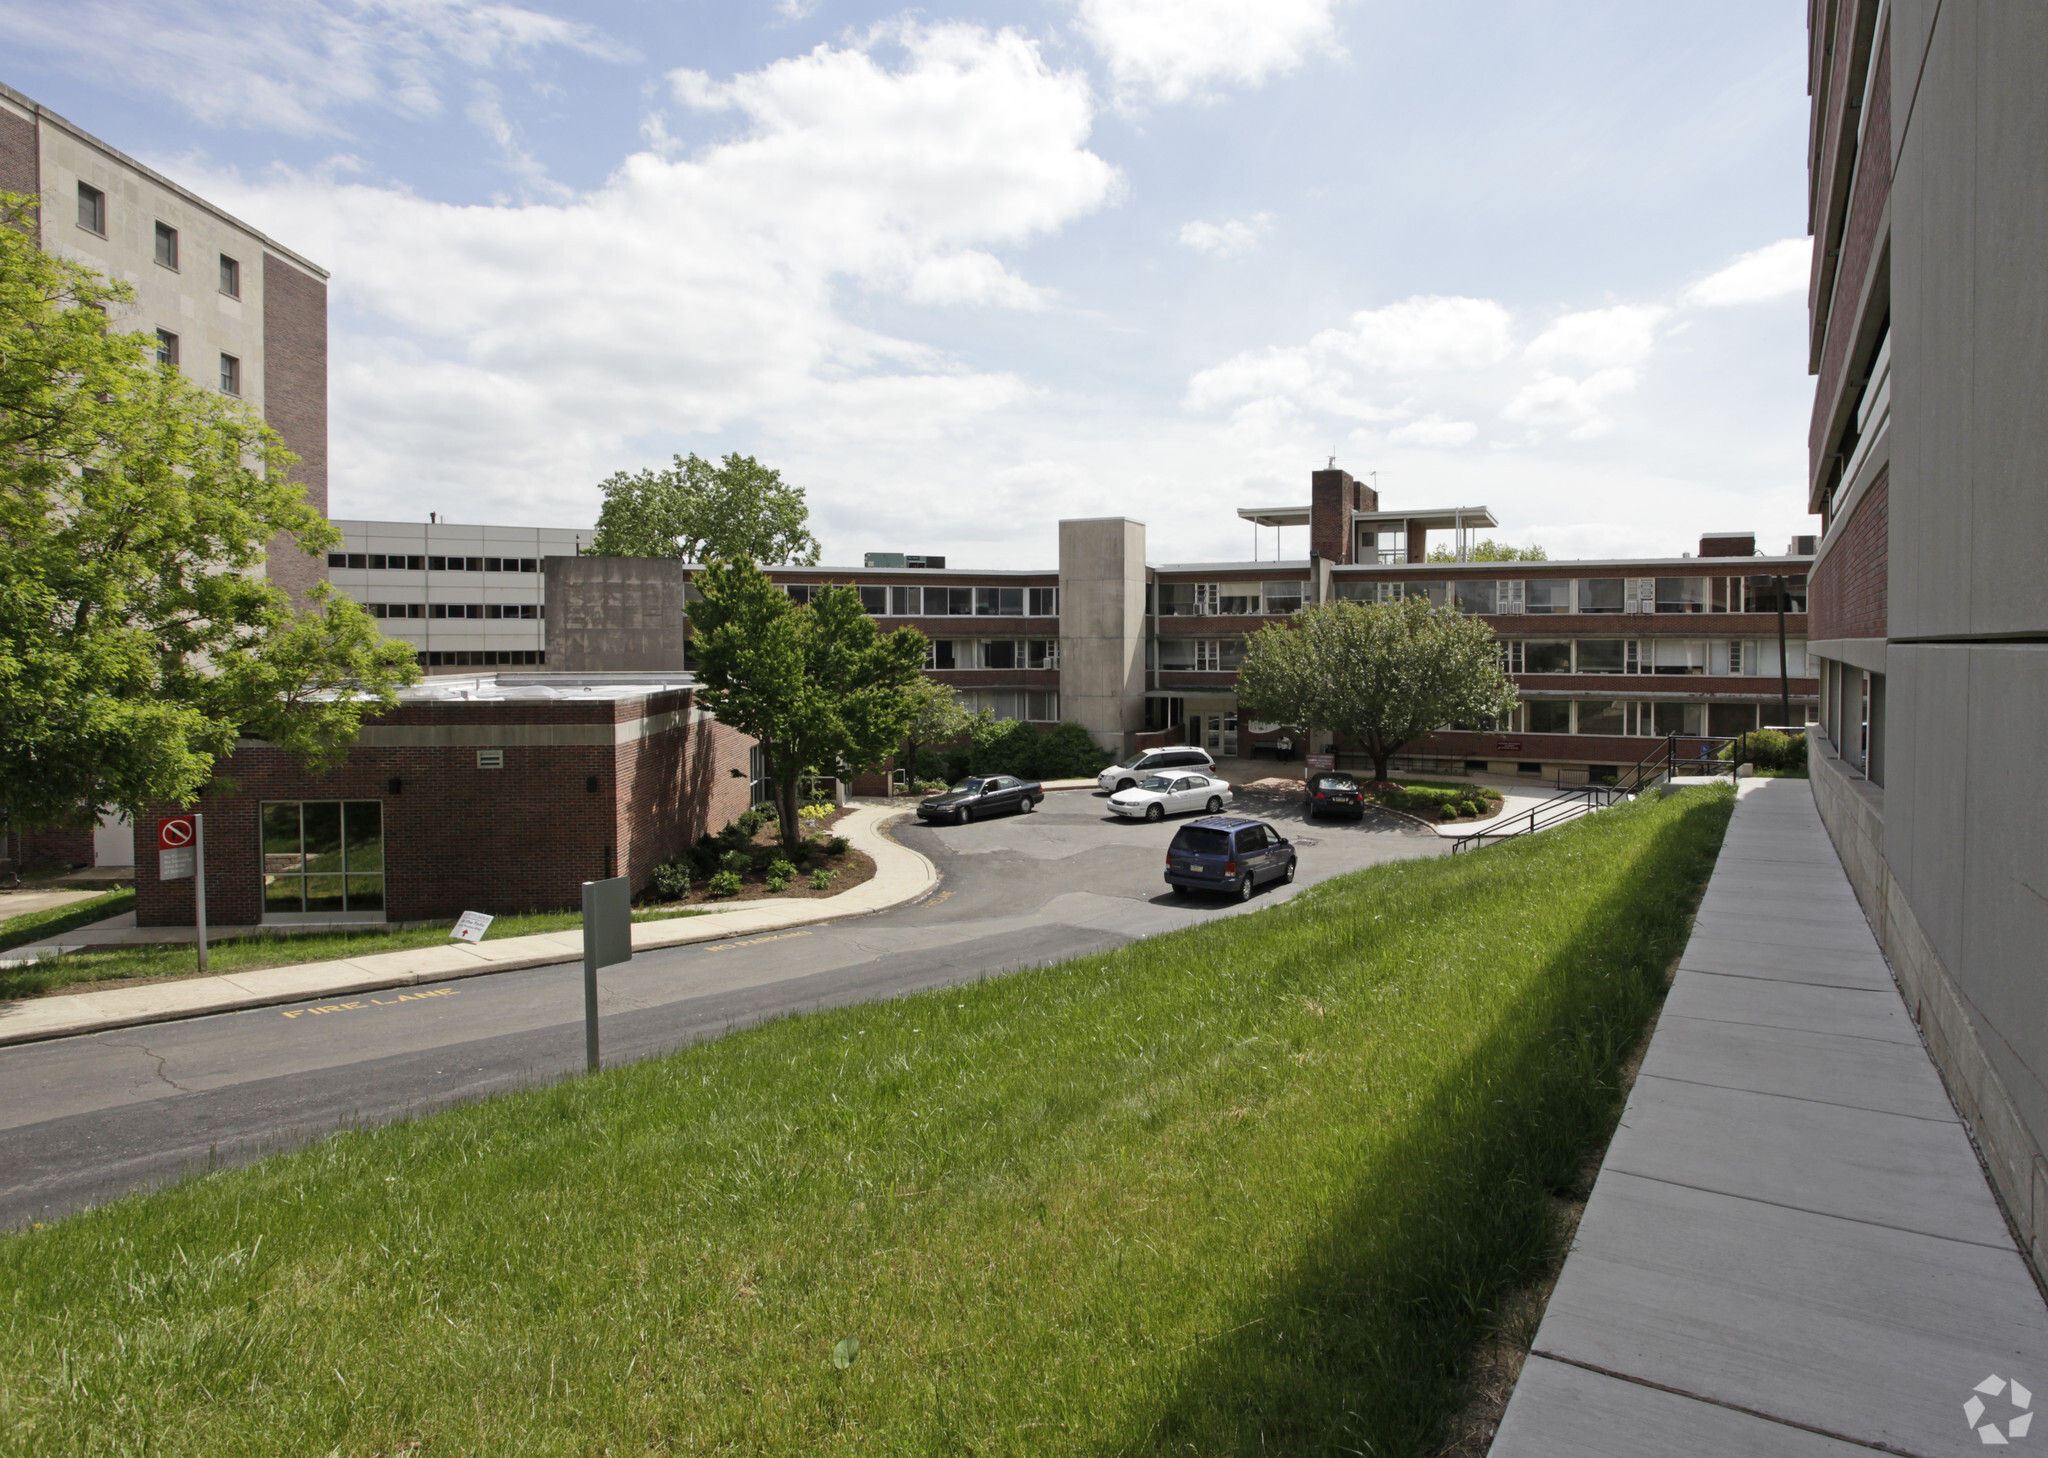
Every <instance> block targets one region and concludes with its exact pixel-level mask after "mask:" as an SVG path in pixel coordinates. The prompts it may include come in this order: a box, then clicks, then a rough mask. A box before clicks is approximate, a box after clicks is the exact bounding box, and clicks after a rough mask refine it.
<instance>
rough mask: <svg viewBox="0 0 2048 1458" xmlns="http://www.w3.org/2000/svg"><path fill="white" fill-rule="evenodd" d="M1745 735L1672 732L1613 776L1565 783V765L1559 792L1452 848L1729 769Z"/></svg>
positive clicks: (1544, 825)
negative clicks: (1594, 780) (1688, 778)
mask: <svg viewBox="0 0 2048 1458" xmlns="http://www.w3.org/2000/svg"><path fill="white" fill-rule="evenodd" d="M1741 743H1742V740H1741V737H1740V736H1736V737H1733V738H1730V737H1727V736H1723V735H1701V734H1684V735H1681V734H1667V735H1666V736H1665V737H1664V742H1663V743H1661V744H1659V745H1658V746H1657V747H1656V748H1655V749H1653V750H1651V751H1650V752H1649V753H1648V754H1646V755H1644V756H1643V757H1642V758H1641V759H1639V760H1637V761H1636V762H1635V763H1634V764H1632V765H1630V766H1629V767H1628V768H1627V769H1625V770H1623V771H1622V772H1621V773H1620V774H1618V775H1616V776H1615V777H1614V778H1613V779H1612V780H1611V781H1605V782H1597V783H1596V782H1593V781H1588V782H1587V783H1586V784H1583V785H1564V784H1563V783H1562V780H1561V776H1562V771H1560V772H1559V773H1560V785H1559V792H1558V793H1557V794H1555V795H1552V796H1551V797H1550V798H1549V799H1548V800H1545V801H1543V802H1542V803H1541V804H1539V805H1534V806H1531V807H1530V808H1529V809H1527V810H1523V811H1517V812H1516V813H1515V814H1514V815H1513V816H1512V817H1503V819H1502V820H1501V821H1500V822H1499V824H1498V827H1497V828H1495V827H1490V828H1488V829H1486V830H1475V831H1473V832H1472V833H1471V834H1469V835H1461V836H1459V837H1458V838H1457V839H1456V840H1454V841H1452V842H1451V854H1452V855H1456V854H1458V853H1459V852H1460V851H1468V850H1477V849H1479V848H1480V847H1481V846H1483V845H1492V844H1494V843H1495V842H1496V841H1503V840H1513V839H1515V838H1516V837H1517V836H1523V835H1533V834H1535V833H1536V832H1537V831H1539V830H1548V829H1550V828H1551V827H1552V826H1556V825H1562V824H1564V822H1565V821H1567V820H1576V819H1577V818H1578V817H1579V816H1581V815H1584V814H1586V813H1587V812H1588V811H1592V810H1600V809H1604V808H1606V807H1607V806H1610V805H1613V804H1615V803H1617V802H1618V801H1622V800H1631V799H1634V798H1635V797H1636V796H1637V795H1641V794H1646V793H1647V792H1649V791H1651V790H1654V789H1656V788H1657V786H1659V785H1661V784H1666V783H1668V782H1670V781H1673V780H1677V779H1682V778H1685V777H1687V776H1710V775H1721V774H1729V773H1731V772H1732V771H1733V770H1734V767H1735V766H1736V765H1738V764H1740V763H1741V762H1742V754H1741Z"/></svg>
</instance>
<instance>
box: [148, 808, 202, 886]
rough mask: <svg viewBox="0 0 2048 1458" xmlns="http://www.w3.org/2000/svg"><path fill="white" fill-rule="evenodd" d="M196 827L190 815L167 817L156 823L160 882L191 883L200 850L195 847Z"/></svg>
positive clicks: (157, 871) (157, 862)
mask: <svg viewBox="0 0 2048 1458" xmlns="http://www.w3.org/2000/svg"><path fill="white" fill-rule="evenodd" d="M194 838H195V835H194V827H193V825H192V817H191V816H190V815H166V816H165V817H164V818H163V819H161V820H159V821H158V822H157V823H156V878H157V879H158V880H159V881H189V880H190V879H191V878H192V875H193V872H194V871H195V869H196V868H197V863H198V850H197V848H196V847H195V846H194V845H193V843H192V842H193V840H194Z"/></svg>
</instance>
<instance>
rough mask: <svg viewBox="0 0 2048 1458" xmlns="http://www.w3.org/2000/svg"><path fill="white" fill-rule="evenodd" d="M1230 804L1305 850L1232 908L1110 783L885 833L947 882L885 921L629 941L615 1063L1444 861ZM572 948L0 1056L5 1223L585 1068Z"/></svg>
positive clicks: (1422, 849) (620, 978) (1413, 840)
mask: <svg viewBox="0 0 2048 1458" xmlns="http://www.w3.org/2000/svg"><path fill="white" fill-rule="evenodd" d="M1239 813H1250V814H1258V815H1261V816H1262V817H1263V818H1265V819H1268V820H1270V821H1273V822H1274V823H1276V824H1278V825H1280V826H1281V827H1282V828H1283V830H1284V831H1285V833H1286V834H1287V835H1288V836H1289V837H1290V838H1291V839H1293V840H1295V842H1296V843H1297V844H1298V845H1299V846H1300V847H1301V858H1300V874H1299V877H1298V879H1297V880H1296V882H1295V884H1294V885H1293V886H1275V887H1271V888H1268V889H1266V890H1264V891H1262V892H1260V894H1259V895H1258V896H1256V897H1255V898H1254V899H1253V900H1252V901H1251V902H1250V903H1249V904H1248V905H1244V906H1240V905H1238V904H1236V903H1235V902H1230V901H1225V900H1223V899H1221V898H1214V899H1212V898H1207V897H1190V898H1181V897H1175V896H1173V895H1171V894H1169V893H1168V892H1167V889H1166V887H1165V884H1164V882H1163V881H1162V879H1161V876H1162V873H1163V871H1164V868H1165V858H1166V845H1167V842H1168V841H1169V840H1170V839H1171V838H1172V835H1173V830H1174V822H1172V821H1168V822H1166V823H1165V824H1162V825H1152V824H1146V823H1143V822H1127V821H1121V820H1117V819H1115V818H1113V817H1111V816H1110V815H1108V813H1107V811H1106V810H1105V808H1104V805H1103V801H1102V797H1100V796H1098V795H1095V794H1090V793H1085V792H1074V791H1069V792H1064V793H1059V794H1054V795H1051V796H1049V797H1048V798H1047V800H1046V802H1045V803H1044V804H1043V805H1042V806H1040V807H1039V809H1038V811H1037V812H1036V813H1035V814H1031V815H1015V816H1009V817H1005V818H1003V819H998V820H992V821H986V822H981V823H977V824H973V825H967V826H947V827H942V828H939V829H928V828H926V827H923V826H920V825H917V824H914V823H910V824H899V825H898V827H897V828H896V831H895V834H896V835H897V838H898V839H899V840H900V841H902V843H903V844H905V845H909V846H912V847H914V848H915V849H917V850H919V851H921V852H923V853H924V854H925V855H926V856H929V857H930V858H931V860H932V861H933V863H934V864H936V865H937V866H938V868H939V871H940V877H941V878H940V882H939V885H938V888H937V889H936V890H935V891H934V892H932V893H931V894H930V895H928V896H926V897H924V898H923V899H922V900H920V901H918V902H916V903H914V904H912V905H909V906H904V907H899V908H898V909H896V910H895V911H890V912H884V913H882V914H880V915H877V916H869V917H856V918H851V919H849V920H847V921H844V922H827V923H822V924H819V925H816V926H807V927H797V928H792V929H790V930H788V931H783V932H776V933H766V934H762V935H758V936H753V937H745V938H736V939H732V940H728V941H722V942H703V943H698V944H696V945H693V946H684V947H672V948H665V949H662V950H659V951H653V952H643V953H641V954H640V955H638V956H636V957H635V958H634V959H633V960H632V962H630V963H628V964H626V965H624V966H620V967H612V968H607V969H606V970H605V971H604V972H603V973H602V974H601V977H602V992H601V997H600V1018H601V1027H602V1037H603V1046H604V1058H605V1061H606V1062H607V1063H613V1062H625V1061H628V1060H632V1059H638V1058H646V1057H650V1056H653V1055H656V1054H661V1053H665V1052H669V1051H671V1050H673V1049H675V1048H678V1047H681V1046H683V1045H685V1044H689V1043H694V1042H698V1041H700V1040H703V1039H706V1038H714V1037H717V1036H718V1035H720V1034H721V1033H724V1032H727V1031H730V1030H731V1029H733V1028H737V1027H743V1026H746V1025H748V1024H751V1023H756V1022H760V1021H762V1020H763V1019H766V1018H770V1017H775V1016H778V1015H782V1014H788V1013H795V1012H803V1011H807V1010H810V1009H813V1008H820V1007H831V1006H838V1005H843V1004H847V1003H854V1002H863V1001H869V1000H873V999H877V998H884V997H893V996H897V995H900V994H903V993H907V992H913V991H917V990H919V989H923V988H929V987H939V986H944V985H947V984H949V983H958V982H970V981H974V980H976V979H978V978H982V977H987V976H991V975H994V974H997V973H1001V972H1007V971H1013V970H1016V969H1017V968H1020V967H1029V966H1037V965H1041V964H1043V963H1047V962H1055V961H1059V960H1061V959H1063V958H1065V957H1069V956H1076V955H1079V954H1082V953H1086V952H1092V951H1100V950H1103V949H1105V948H1108V947H1113V946H1117V945H1120V944H1122V943H1124V942H1127V941H1130V940H1133V939H1135V938H1137V937H1142V936H1151V935H1154V934H1156V933H1159V932H1162V931H1170V930H1173V929H1175V928H1178V927H1183V926H1187V925H1190V924H1192V923H1194V922H1198V921H1203V920H1206V919H1208V918H1211V917H1216V916H1233V915H1241V914H1244V913H1246V912H1253V911H1257V910H1259V909H1261V908H1262V907H1265V906H1268V905H1271V904H1273V903H1274V902H1275V901H1278V900H1281V899H1284V898H1286V897H1288V896H1292V895H1295V894H1298V893H1299V892H1300V891H1301V890H1302V889H1304V888H1305V887H1307V886H1310V885H1313V884H1314V883H1315V882H1317V881H1321V880H1325V879H1327V878H1329V877H1330V876H1334V875H1340V874H1342V873H1344V872H1346V871H1352V870H1356V869H1358V868H1359V867H1362V866H1367V865H1373V864H1377V863H1379V862H1382V861H1389V860H1404V859H1409V858H1412V857H1417V856H1427V855H1441V854H1444V853H1445V852H1446V851H1448V849H1449V842H1447V841H1445V840H1443V839H1442V838H1440V837H1438V836H1436V835H1435V834H1433V833H1431V832H1429V831H1425V830H1421V829H1418V828H1415V827H1411V826H1407V825H1405V824H1404V823H1403V822H1400V821H1398V820H1396V819H1394V818H1393V817H1390V816H1380V815H1374V816H1373V817H1371V818H1369V819H1368V820H1367V821H1365V822H1363V823H1362V824H1345V823H1338V824H1330V823H1320V822H1319V823H1317V824H1314V825H1305V824H1303V823H1301V818H1300V814H1299V812H1298V809H1296V808H1295V803H1294V802H1286V803H1274V802H1267V801H1263V800H1262V801H1251V800H1247V801H1245V802H1244V803H1243V804H1241V805H1240V807H1239ZM583 1056H584V1055H583V993H582V965H581V963H580V962H579V963H565V964H562V965H560V966H553V967H537V968H530V969H527V970H525V971H521V972H505V973H499V974H495V975H491V976H484V977H473V978H466V979H463V980H460V981H455V982H448V983H442V984H438V985H426V986H422V987H416V988H410V989H405V990H402V991H389V992H380V993H366V994H361V995H358V996H356V997H353V998H349V999H327V1000H325V1001H323V1002H310V1003H297V1004H291V1005H287V1006H283V1007H266V1008H258V1009H252V1010H250V1011H247V1012H238V1013H227V1014H221V1015H217V1016H213V1017H205V1018H193V1019H189V1020H186V1021H182V1022H172V1023H159V1024H155V1025H152V1026H149V1027H141V1028H128V1029H120V1030H116V1031H111V1032H106V1033H97V1034H92V1035H88V1036H82V1037H76V1038H65V1039H59V1040H56V1041H52V1042H48V1043H33V1044H27V1045H23V1046H21V1047H15V1048H6V1049H0V1228H7V1227H13V1226H18V1225H20V1224H22V1223H24V1222H26V1221H29V1220H48V1219H52V1218H54V1217H56V1216H59V1215H62V1214H65V1213H67V1212H69V1211H72V1210H76V1209H79V1208H81V1207H83V1206H87V1205H91V1204H95V1203H98V1202H100V1201H103V1200H107V1199H110V1198H113V1197H114V1196H116V1195H119V1194H121V1193H124V1192H126V1191H128V1190H132V1189H136V1188H139V1187H145V1186H151V1185H157V1184H161V1183H164V1182H166V1181H168V1180H173V1179H177V1178H181V1177H183V1176H185V1175H188V1174H190V1173H192V1172H194V1171H196V1170H201V1169H205V1168H207V1167H209V1166H211V1165H215V1164H223V1163H239V1162H242V1161H246V1160H249V1159H253V1158H257V1157H260V1156H261V1155H263V1154H266V1153H269V1152H272V1151H274V1150H277V1149H280V1148H286V1147H290V1146H292V1145H296V1144H301V1143H304V1142H305V1141H306V1140H308V1139H313V1138H319V1137H322V1136H324V1135H326V1134H328V1133H331V1132H332V1131H334V1130H335V1129H337V1128H340V1127H345V1126H351V1125H362V1124H376V1123H382V1122H385V1121H388V1120H391V1119H396V1118H401V1117H405V1116H407V1115H411V1114H418V1113H423V1112H427V1111H430V1110H432V1109H436V1108H441V1107H445V1106H447V1105H448V1104H451V1103H454V1102H458V1101H461V1100H467V1099H475V1098H481V1097H485V1096H487V1095H490V1094H495V1093H500V1092H504V1091H508V1090H511V1089H516V1088H524V1087H528V1086H531V1085H534V1084H539V1083H546V1082H549V1081H552V1080H554V1079H557V1078H560V1077H562V1076H564V1075H566V1074H571V1073H574V1072H577V1071H579V1070H580V1069H581V1068H582V1066H583Z"/></svg>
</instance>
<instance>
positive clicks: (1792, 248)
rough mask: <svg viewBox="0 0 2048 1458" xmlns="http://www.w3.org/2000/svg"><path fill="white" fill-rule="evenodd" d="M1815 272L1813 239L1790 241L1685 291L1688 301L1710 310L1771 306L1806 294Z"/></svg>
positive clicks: (1743, 259)
mask: <svg viewBox="0 0 2048 1458" xmlns="http://www.w3.org/2000/svg"><path fill="white" fill-rule="evenodd" d="M1812 269H1813V240H1812V239H1810V238H1786V239H1784V240H1782V241H1781V242H1777V243H1772V244H1770V245H1769V246H1767V247H1763V248H1759V249H1757V250H1756V251H1755V252H1753V253H1745V254H1743V255H1742V256H1741V257H1740V258H1738V259H1736V260H1735V261H1734V262H1733V263H1731V264H1729V265H1728V266H1727V267H1726V268H1724V269H1722V270H1721V271H1720V272H1718V273H1710V274H1708V275H1707V276H1706V277H1705V278H1703V279H1701V280H1700V281H1699V282H1698V283H1696V284H1694V285H1693V286H1692V287H1691V288H1689V289H1687V290H1686V291H1685V301H1686V302H1687V303H1688V304H1698V305H1700V306H1702V307H1704V308H1709V309H1718V308H1726V307H1728V306H1729V305H1733V304H1763V303H1768V302H1770V301H1771V300H1772V299H1782V298H1785V297H1787V296H1789V295H1792V294H1803V293H1805V292H1806V286H1807V280H1808V277H1809V276H1810V274H1811V273H1812Z"/></svg>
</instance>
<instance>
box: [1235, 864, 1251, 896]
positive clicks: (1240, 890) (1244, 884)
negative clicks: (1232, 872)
mask: <svg viewBox="0 0 2048 1458" xmlns="http://www.w3.org/2000/svg"><path fill="white" fill-rule="evenodd" d="M1253 889H1254V887H1253V886H1252V877H1251V872H1249V871H1247V872H1245V874H1244V879H1243V880H1241V881H1239V882H1238V883H1237V899H1238V900H1239V901H1249V900H1251V899H1252V891H1253Z"/></svg>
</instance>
